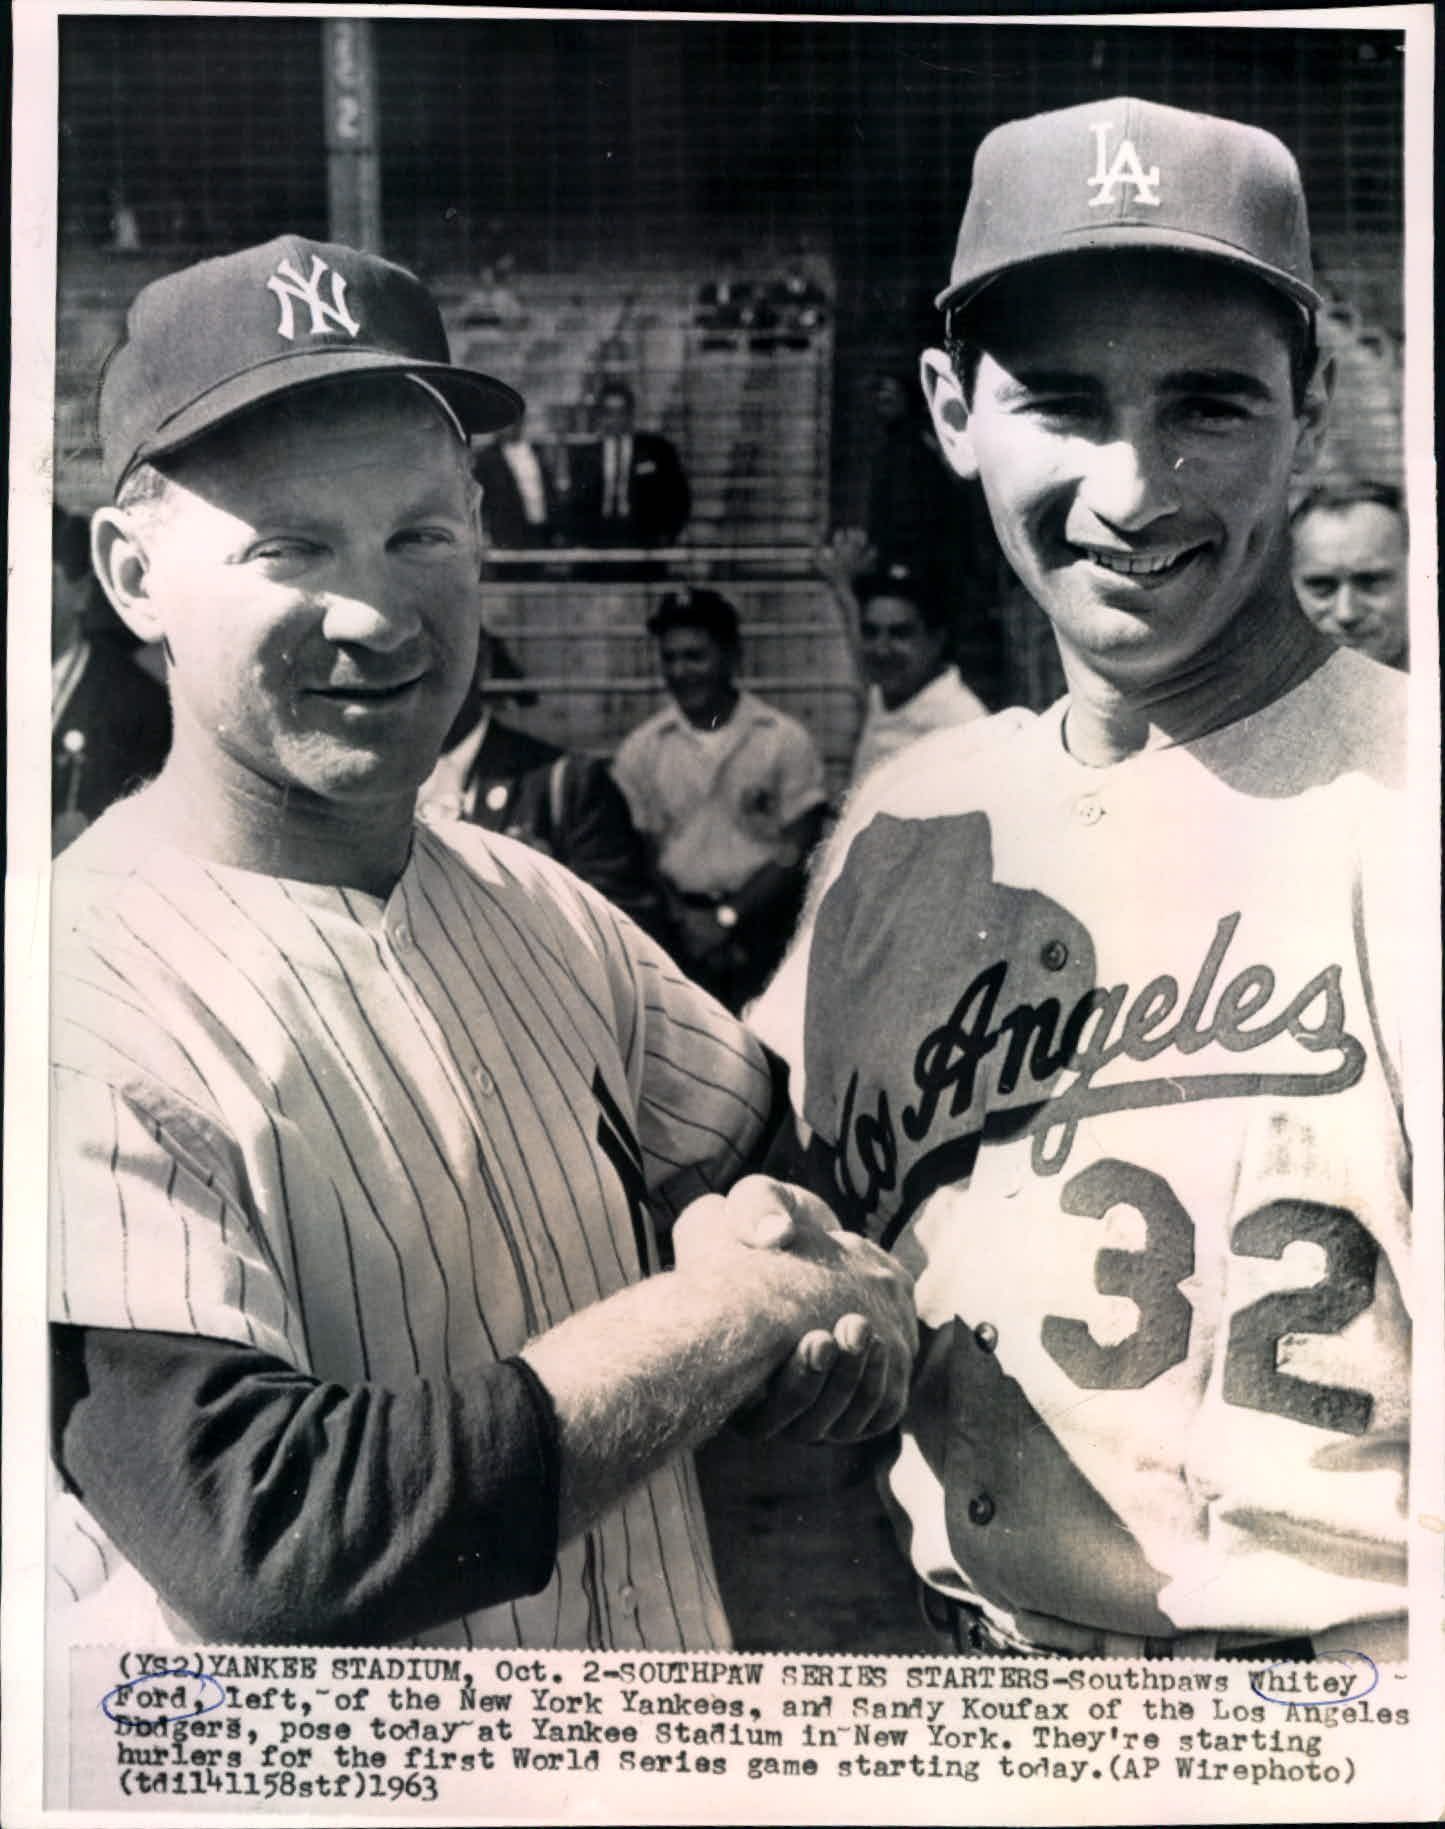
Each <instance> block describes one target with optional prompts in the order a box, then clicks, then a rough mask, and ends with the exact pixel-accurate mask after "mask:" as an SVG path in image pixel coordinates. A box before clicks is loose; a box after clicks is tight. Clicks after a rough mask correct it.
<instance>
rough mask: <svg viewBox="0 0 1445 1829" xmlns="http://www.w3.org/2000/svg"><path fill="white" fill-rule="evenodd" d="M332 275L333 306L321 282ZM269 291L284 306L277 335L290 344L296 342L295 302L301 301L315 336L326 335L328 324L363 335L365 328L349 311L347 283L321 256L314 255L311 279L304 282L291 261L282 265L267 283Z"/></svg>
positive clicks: (352, 334) (312, 333)
mask: <svg viewBox="0 0 1445 1829" xmlns="http://www.w3.org/2000/svg"><path fill="white" fill-rule="evenodd" d="M328 273H329V274H330V275H331V303H330V304H329V305H328V304H327V303H326V301H325V300H324V299H323V298H322V296H321V281H322V278H323V277H324V276H325V275H326V274H328ZM266 285H267V288H268V290H270V291H272V292H274V293H275V294H276V297H277V299H278V300H279V301H280V305H281V318H280V321H279V323H278V324H277V325H276V334H277V335H278V336H282V337H285V338H286V340H287V342H288V343H289V342H292V341H294V340H295V336H296V318H295V314H294V313H293V311H292V309H291V301H292V299H298V300H299V301H300V302H301V303H302V304H303V305H304V306H305V307H306V309H307V310H308V311H309V312H310V313H311V335H312V336H313V337H319V336H322V335H324V334H325V331H326V327H327V324H328V323H330V324H334V325H335V327H336V328H337V329H338V330H344V331H345V332H346V333H347V335H348V336H352V337H354V336H359V335H360V333H361V326H360V324H358V323H357V321H356V319H355V318H354V317H352V315H351V313H350V312H349V311H348V310H347V309H346V281H345V280H344V279H343V278H342V277H341V275H340V274H339V273H338V272H337V271H336V269H335V267H329V266H327V264H326V262H325V261H324V260H322V258H321V256H320V255H319V254H313V255H312V256H311V277H310V278H309V279H302V277H301V275H300V274H299V273H298V272H297V271H296V269H295V268H294V267H293V266H292V265H291V262H290V261H289V260H283V261H281V262H280V263H279V265H278V266H277V268H276V271H275V272H274V273H273V274H272V275H271V277H270V279H268V280H267V281H266Z"/></svg>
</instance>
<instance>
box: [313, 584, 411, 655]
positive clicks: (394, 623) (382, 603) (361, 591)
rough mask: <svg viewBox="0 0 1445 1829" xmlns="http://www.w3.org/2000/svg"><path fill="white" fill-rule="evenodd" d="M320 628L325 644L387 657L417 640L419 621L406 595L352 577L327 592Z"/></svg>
mask: <svg viewBox="0 0 1445 1829" xmlns="http://www.w3.org/2000/svg"><path fill="white" fill-rule="evenodd" d="M321 627H322V633H323V634H324V635H325V636H326V639H327V640H328V641H333V642H350V643H353V644H355V645H356V646H357V647H363V648H373V649H375V650H376V652H377V653H379V654H390V653H392V652H394V651H395V650H396V649H398V648H403V647H405V646H406V644H407V643H408V642H410V641H415V640H416V638H417V636H418V635H419V634H420V633H421V630H422V620H421V613H420V610H419V609H418V607H417V602H416V599H415V597H414V596H413V595H412V593H410V592H409V591H405V592H404V591H399V590H397V589H395V588H390V589H389V588H388V586H387V584H386V582H385V580H383V579H381V578H377V577H375V576H355V575H354V576H352V577H350V578H347V579H344V580H339V581H338V583H337V585H336V588H334V589H332V590H330V591H328V592H327V594H326V607H325V612H324V614H323V616H322V622H321Z"/></svg>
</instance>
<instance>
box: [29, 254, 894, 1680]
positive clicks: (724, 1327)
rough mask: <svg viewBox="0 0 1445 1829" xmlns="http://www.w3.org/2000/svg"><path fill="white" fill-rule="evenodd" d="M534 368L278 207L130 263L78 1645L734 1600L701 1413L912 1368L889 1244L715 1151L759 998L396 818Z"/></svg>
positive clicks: (94, 965)
mask: <svg viewBox="0 0 1445 1829" xmlns="http://www.w3.org/2000/svg"><path fill="white" fill-rule="evenodd" d="M519 410H520V402H519V401H518V400H517V398H516V396H515V395H513V394H512V393H511V391H510V390H509V389H507V388H504V387H503V386H501V384H500V383H498V382H495V381H492V380H491V379H489V378H488V377H485V376H481V375H477V374H475V373H472V372H470V371H465V370H461V369H456V368H453V367H452V366H450V364H449V361H448V355H447V349H446V341H445V336H444V333H443V331H442V329H441V323H440V319H439V317H438V315H437V312H436V308H435V306H434V304H433V303H432V301H431V300H430V298H429V297H428V296H427V294H426V293H425V292H424V291H423V289H422V288H421V287H420V285H419V284H418V283H417V282H416V281H415V280H414V279H413V278H412V277H411V276H410V275H409V274H406V273H404V272H402V271H401V270H400V269H398V268H395V267H392V266H390V265H388V264H387V263H385V262H383V261H380V260H377V259H375V258H374V257H371V256H366V255H361V254H357V253H355V252H354V251H353V250H350V249H346V248H341V247H336V246H331V245H327V244H317V243H310V242H304V241H301V240H299V239H297V238H295V237H288V238H284V239H283V240H281V241H279V242H274V243H271V244H269V245H268V246H266V247H264V248H257V249H250V250H247V251H245V252H243V253H241V254H236V255H230V256H226V257H224V258H223V259H220V260H217V261H210V262H206V263H203V264H202V265H201V266H198V267H193V268H189V269H187V270H186V271H184V272H182V273H180V274H176V275H173V276H171V277H170V278H169V279H166V280H162V281H159V282H157V283H156V284H155V285H153V286H150V287H148V288H146V290H145V291H144V292H142V293H141V295H140V296H139V298H138V299H137V301H136V302H135V304H134V305H133V306H132V309H131V313H130V316H129V319H128V324H127V340H126V341H125V342H124V343H123V344H122V345H121V347H120V349H119V350H118V351H117V352H116V354H115V355H114V356H113V358H112V360H111V362H110V364H109V365H108V367H107V370H106V375H105V378H104V382H103V386H102V395H101V433H102V443H103V446H104V451H105V457H106V461H107V465H108V468H109V471H110V474H111V476H112V478H113V480H114V483H115V487H116V494H115V505H114V506H113V507H110V508H107V509H103V510H102V511H101V512H100V513H99V514H98V515H97V516H96V518H95V523H94V553H95V562H96V568H97V571H98V572H99V574H100V577H101V579H102V582H103V583H104V585H105V587H106V589H107V591H108V592H109V594H110V596H111V598H112V601H113V602H114V603H115V605H116V608H117V609H118V611H119V612H120V613H121V615H122V616H123V617H124V618H125V619H126V621H127V622H128V623H129V624H130V625H131V627H132V628H134V629H135V630H136V631H137V632H138V633H142V634H143V635H145V636H146V637H147V638H148V639H155V640H158V641H160V642H162V643H163V644H164V649H165V652H166V656H167V661H168V669H169V687H170V695H171V703H172V707H173V715H174V722H175V741H174V746H173V749H172V752H171V756H170V759H169V761H168V762H167V764H166V767H165V768H164V770H163V771H162V773H161V775H160V776H159V777H158V779H157V780H156V781H155V783H154V784H152V785H151V786H150V787H148V788H147V789H145V790H144V791H143V792H142V793H140V794H138V795H137V796H136V797H135V798H133V799H132V800H129V801H125V802H122V803H120V804H119V805H118V806H116V807H115V808H113V809H112V810H111V812H110V813H108V814H107V815H106V816H105V817H104V818H103V819H101V820H100V821H98V822H97V824H96V825H95V826H94V827H93V828H92V829H91V830H90V831H89V832H88V833H87V834H86V835H85V837H84V839H83V840H82V841H81V842H79V843H77V845H76V846H75V847H74V848H73V849H72V851H71V852H70V853H68V854H67V857H66V859H65V860H64V863H63V865H62V866H61V867H60V868H59V869H58V870H57V873H56V878H55V898H54V907H55V950H54V1024H53V1029H54V1056H55V1059H54V1083H53V1093H52V1113H53V1135H54V1148H53V1160H54V1169H55V1173H54V1193H53V1198H52V1210H51V1240H52V1290H53V1307H52V1321H53V1324H54V1325H53V1340H54V1348H55V1351H54V1366H55V1373H54V1379H55V1388H54V1441H55V1462H56V1467H57V1470H58V1474H59V1480H60V1485H61V1487H62V1489H63V1490H62V1491H61V1492H60V1493H59V1494H58V1496H57V1501H56V1503H57V1514H56V1528H55V1529H54V1530H53V1532H52V1541H53V1544H54V1546H55V1568H54V1576H53V1579H54V1582H55V1590H56V1598H57V1600H64V1601H66V1602H68V1603H69V1604H71V1605H73V1607H74V1608H75V1610H76V1611H75V1613H74V1614H73V1615H72V1616H71V1621H70V1626H69V1630H70V1633H71V1636H72V1639H74V1638H76V1637H77V1636H78V1635H79V1634H80V1633H84V1634H85V1636H86V1637H87V1638H89V1639H91V1640H92V1641H97V1640H103V1639H105V1638H108V1637H114V1636H115V1635H117V1634H121V1633H124V1634H125V1635H126V1636H127V1637H128V1638H129V1639H130V1641H131V1642H136V1639H137V1635H138V1634H139V1635H143V1636H144V1638H145V1639H146V1640H147V1642H164V1640H165V1639H166V1638H167V1637H174V1638H179V1639H187V1638H196V1637H206V1638H211V1639H215V1640H227V1641H237V1640H240V1641H291V1642H310V1643H326V1642H337V1643H340V1642H353V1643H367V1642H370V1643H378V1642H389V1641H397V1640H424V1641H427V1642H433V1643H454V1644H492V1645H539V1646H550V1645H576V1646H581V1645H588V1646H597V1647H610V1646H638V1647H658V1648H667V1647H673V1648H676V1647H686V1648H691V1647H699V1646H706V1645H713V1644H719V1643H726V1633H727V1627H726V1621H725V1620H724V1618H723V1616H722V1611H721V1608H720V1606H719V1603H718V1597H717V1590H716V1584H715V1580H714V1577H713V1572H712V1565H711V1559H710V1553H709V1550H708V1545H707V1537H706V1531H705V1527H704V1524H703V1520H702V1515H701V1509H700V1505H699V1501H698V1494H697V1488H696V1484H695V1481H694V1478H693V1473H692V1468H691V1463H690V1460H689V1457H688V1450H689V1449H690V1448H691V1447H692V1446H693V1445H695V1444H696V1443H697V1442H698V1441H700V1440H702V1439H703V1438H704V1437H705V1436H706V1435H707V1434H709V1433H711V1432H712V1431H713V1430H714V1429H716V1428H717V1427H719V1426H720V1425H721V1423H722V1422H723V1421H724V1420H725V1419H726V1417H727V1416H728V1415H729V1414H730V1413H732V1412H733V1411H735V1410H737V1409H738V1408H739V1407H741V1406H744V1405H752V1406H754V1407H755V1408H757V1409H759V1410H760V1414H761V1418H762V1426H764V1427H765V1428H781V1427H788V1428H794V1429H797V1430H799V1431H800V1432H804V1433H808V1434H813V1435H822V1434H828V1435H830V1436H831V1437H832V1438H833V1439H850V1438H852V1437H854V1436H856V1435H858V1434H860V1433H863V1432H865V1431H867V1430H869V1429H870V1428H876V1427H886V1426H888V1425H889V1424H891V1422H892V1421H893V1420H895V1419H896V1416H897V1414H898V1412H899V1410H900V1408H901V1404H902V1399H903V1395H904V1390H905V1386H906V1378H907V1370H908V1365H909V1362H910V1359H911V1355H912V1351H913V1347H914V1344H915V1334H914V1323H913V1317H912V1301H911V1290H910V1285H909V1282H908V1279H907V1278H906V1276H905V1275H903V1274H902V1273H900V1272H898V1271H896V1270H895V1269H894V1268H893V1266H892V1265H891V1263H890V1261H889V1260H888V1259H887V1258H885V1257H884V1255H883V1254H882V1253H879V1252H877V1251H875V1250H874V1249H873V1247H871V1246H869V1245H867V1244H865V1243H863V1242H862V1241H861V1240H855V1239H852V1238H844V1237H843V1236H842V1235H839V1234H838V1233H836V1231H834V1230H832V1229H831V1221H830V1219H829V1216H827V1215H826V1210H825V1209H822V1208H821V1207H820V1206H818V1205H817V1203H811V1204H809V1203H808V1201H807V1197H804V1196H802V1195H799V1194H795V1193H792V1192H789V1191H787V1190H782V1189H779V1188H778V1187H777V1186H776V1184H772V1183H766V1182H761V1181H752V1182H746V1183H744V1184H743V1185H742V1186H741V1187H740V1188H739V1189H737V1190H735V1192H734V1193H733V1194H732V1195H730V1196H729V1197H728V1199H727V1200H726V1201H724V1200H723V1199H722V1198H721V1197H720V1196H719V1195H717V1194H711V1193H708V1192H707V1190H709V1189H710V1188H712V1187H716V1186H723V1185H726V1183H727V1182H728V1181H730V1180H732V1179H734V1178H735V1177H737V1176H738V1175H739V1174H741V1173H742V1172H743V1171H744V1170H745V1169H746V1167H747V1165H748V1163H749V1161H750V1160H751V1159H752V1158H753V1157H754V1156H755V1155H756V1154H757V1153H758V1151H759V1150H760V1148H761V1146H762V1145H763V1144H764V1143H765V1141H766V1138H767V1134H768V1130H769V1119H770V1106H771V1092H772V1082H771V1076H770V1074H769V1071H768V1066H767V1063H766V1061H765V1059H764V1057H763V1055H762V1053H761V1051H760V1050H759V1049H758V1048H757V1046H756V1044H754V1043H753V1042H752V1041H751V1040H750V1039H749V1038H748V1037H747V1035H746V1034H745V1032H744V1031H743V1030H742V1029H741V1028H739V1027H738V1025H737V1024H736V1023H734V1022H733V1021H732V1020H731V1019H730V1018H729V1017H728V1016H727V1015H726V1013H725V1012H723V1011H722V1010H721V1009H720V1008H719V1006H718V1005H716V1004H715V1003H713V1002H712V1000H711V999H709V998H708V997H706V996H705V995H704V994H703V993H702V992H700V991H699V990H698V989H697V988H696V987H695V986H693V985H691V984H689V983H688V982H687V981H686V980H685V979H683V978H682V977H681V976H680V975H679V974H678V973H677V971H676V970H675V968H674V967H672V965H671V963H670V961H668V960H667V958H666V956H665V955H664V954H662V953H661V952H660V951H658V950H657V949H656V948H655V947H654V946H653V945H652V944H651V943H650V942H649V941H648V940H647V939H646V938H645V936H643V935H642V934H641V933H640V932H639V931H638V930H637V929H636V928H635V927H633V926H632V925H631V923H629V922H628V921H627V920H626V919H625V917H623V916H621V915H620V914H619V913H618V912H617V911H616V910H614V909H613V908H612V907H611V906H610V905H609V904H608V903H606V902H605V901H603V900H602V899H601V898H600V897H598V896H596V895H595V894H594V893H593V892H591V891H590V890H588V889H587V888H586V887H585V886H584V885H582V884H581V883H579V882H578V881H577V880H576V879H575V878H572V877H570V876H569V875H568V874H567V873H566V872H565V871H563V870H561V869H560V868H559V867H558V866H556V865H555V864H553V863H552V862H551V861H550V860H548V859H545V858H542V857H540V856H538V855H537V854H536V853H534V852H532V851H530V850H528V849H527V848H525V847H523V846H521V845H518V844H514V843H512V842H510V841H508V840H506V839H503V838H500V837H498V836H497V835H494V834H490V833H486V832H483V831H481V830H480V829H478V828H474V827H469V826H461V825H456V826H447V827H439V828H433V829H425V828H418V827H416V826H415V825H414V824H413V815H412V809H413V805H414V801H415V795H416V789H417V785H418V783H419V782H420V781H421V780H422V779H423V778H424V777H425V776H426V774H427V773H428V771H429V770H430V768H431V766H432V764H433V762H434V761H435V758H436V754H437V750H438V748H439V746H440V743H441V741H442V738H443V736H444V734H445V732H446V730H447V728H448V726H449V725H450V723H451V720H452V718H453V716H454V714H455V712H456V709H457V706H458V704H459V702H460V700H461V696H462V693H463V692H464V690H465V687H466V684H467V681H468V680H469V678H470V676H471V672H472V667H473V663H474V659H475V650H476V643H477V635H478V618H479V605H478V600H477V599H478V592H477V576H478V566H479V558H480V549H479V544H478V525H477V504H476V490H475V487H474V485H473V483H472V481H471V479H470V476H469V473H468V470H467V465H466V437H467V434H468V433H470V432H474V431H480V430H488V429H495V428H496V427H498V426H500V425H502V424H505V423H506V422H507V421H508V420H510V419H511V418H513V417H514V416H515V415H516V413H517V412H518V411H519ZM698 1196H700V1197H701V1198H695V1197H698ZM689 1203H690V1204H689ZM684 1207H686V1209H687V1210H686V1211H685V1212H683V1211H682V1209H683V1208H684ZM679 1213H681V1217H680V1218H679V1219H678V1221H677V1224H676V1226H675V1228H674V1232H673V1239H674V1246H675V1252H676V1268H674V1269H672V1270H663V1269H661V1267H660V1259H659V1250H658V1242H657V1238H656V1235H655V1233H654V1229H653V1228H654V1218H655V1217H662V1218H670V1217H671V1216H672V1215H675V1214H679Z"/></svg>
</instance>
